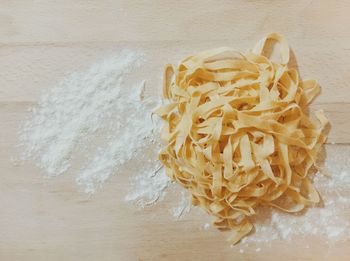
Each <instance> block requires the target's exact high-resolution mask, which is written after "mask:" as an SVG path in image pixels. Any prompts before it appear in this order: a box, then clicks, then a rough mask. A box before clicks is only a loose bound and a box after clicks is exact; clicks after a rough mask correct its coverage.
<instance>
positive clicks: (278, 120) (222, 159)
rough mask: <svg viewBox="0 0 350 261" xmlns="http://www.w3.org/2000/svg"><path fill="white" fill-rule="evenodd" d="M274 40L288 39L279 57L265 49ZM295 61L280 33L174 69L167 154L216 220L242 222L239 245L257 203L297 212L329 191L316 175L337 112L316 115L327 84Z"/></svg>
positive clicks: (171, 168)
mask: <svg viewBox="0 0 350 261" xmlns="http://www.w3.org/2000/svg"><path fill="white" fill-rule="evenodd" d="M269 40H275V41H277V42H279V44H280V56H281V61H280V62H279V63H277V62H272V61H271V60H270V59H269V58H268V57H265V56H264V55H263V53H264V51H265V49H266V47H267V45H268V44H269V43H270V41H269ZM288 62H289V46H288V44H287V43H286V41H285V40H284V38H283V37H282V36H280V35H278V34H275V33H273V34H270V35H268V36H267V37H266V38H264V39H262V40H260V41H259V42H258V44H257V45H256V46H255V47H254V48H253V50H250V51H248V52H247V53H246V54H241V53H239V52H237V51H235V50H233V49H230V48H218V49H214V50H209V51H205V52H202V53H199V54H197V55H193V56H189V57H187V58H186V59H184V60H183V61H182V62H181V63H180V65H179V66H178V67H177V68H176V69H174V68H173V67H172V66H171V65H168V66H166V68H165V73H164V89H163V95H164V97H165V98H166V99H168V100H169V103H168V104H166V105H164V106H162V107H160V108H159V109H158V110H157V111H156V114H157V115H159V116H160V117H161V118H162V119H163V120H164V126H163V128H162V131H161V138H162V140H163V141H164V142H165V147H164V148H163V149H162V150H161V152H160V155H159V158H160V160H161V162H162V164H163V165H164V166H165V169H166V173H167V175H168V176H169V177H170V178H171V179H172V180H174V181H177V182H178V183H180V184H181V185H182V186H183V187H185V188H187V189H188V190H189V191H190V192H191V195H192V203H193V204H194V205H198V206H200V207H201V208H203V209H204V210H206V211H207V212H208V213H210V214H211V215H213V216H215V217H216V221H215V222H214V225H215V226H216V227H217V228H219V229H227V228H229V229H232V230H233V235H232V236H231V237H230V238H229V241H230V242H231V243H232V244H236V243H237V242H239V241H240V240H241V239H242V238H243V237H244V236H246V235H247V234H249V233H250V231H251V230H252V228H253V225H252V223H251V221H250V217H251V216H253V215H254V214H255V209H256V208H257V207H258V206H260V205H270V206H273V207H276V208H279V209H281V210H283V211H286V212H298V211H301V210H302V209H303V208H304V207H306V206H311V205H313V204H315V203H318V202H319V200H320V199H319V195H318V192H317V190H316V189H315V188H314V186H313V184H312V183H311V182H310V179H309V177H308V174H309V170H310V168H311V167H312V166H314V165H315V160H316V156H317V154H318V151H319V149H320V147H321V145H322V144H323V143H324V142H325V139H326V135H325V134H324V133H323V129H324V127H325V125H326V124H327V122H328V121H327V119H326V117H325V116H324V114H323V112H322V111H317V112H315V113H314V115H315V117H314V118H310V117H308V115H307V114H306V111H307V106H308V104H309V103H310V102H311V100H312V99H313V98H314V97H315V96H316V95H317V94H318V93H319V91H320V87H319V86H318V84H317V83H316V81H314V80H307V81H301V79H300V77H299V75H298V72H297V71H296V70H295V69H293V68H288V66H287V64H288Z"/></svg>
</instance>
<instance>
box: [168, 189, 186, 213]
mask: <svg viewBox="0 0 350 261" xmlns="http://www.w3.org/2000/svg"><path fill="white" fill-rule="evenodd" d="M179 189H180V188H179ZM181 189H182V190H181V199H179V203H178V205H177V206H175V207H173V208H172V209H171V210H170V212H171V214H172V215H173V217H175V218H176V219H180V218H181V217H183V216H185V214H187V213H189V212H190V210H191V200H190V196H189V194H188V193H186V192H187V191H184V189H183V188H181Z"/></svg>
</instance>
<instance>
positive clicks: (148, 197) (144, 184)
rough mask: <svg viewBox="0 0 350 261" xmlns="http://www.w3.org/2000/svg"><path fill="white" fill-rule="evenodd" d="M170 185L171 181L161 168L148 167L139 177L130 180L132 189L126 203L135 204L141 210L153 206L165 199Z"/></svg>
mask: <svg viewBox="0 0 350 261" xmlns="http://www.w3.org/2000/svg"><path fill="white" fill-rule="evenodd" d="M158 164H159V163H158ZM169 185H170V179H169V178H168V177H167V176H166V175H165V173H164V171H163V170H162V169H161V167H160V166H158V167H156V168H155V167H154V165H153V166H151V167H150V166H148V167H146V168H145V169H144V170H143V171H141V173H140V174H139V175H136V176H133V177H131V178H130V189H129V192H128V194H127V195H126V197H125V201H126V202H131V203H135V204H136V205H137V206H138V207H140V208H144V207H146V206H150V205H153V204H155V203H156V202H157V201H159V200H162V199H164V196H165V194H166V189H167V188H168V186H169Z"/></svg>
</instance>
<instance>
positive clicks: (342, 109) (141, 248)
mask: <svg viewBox="0 0 350 261" xmlns="http://www.w3.org/2000/svg"><path fill="white" fill-rule="evenodd" d="M349 13H350V1H348V0H337V1H331V0H319V1H313V0H310V1H306V0H294V1H283V0H282V1H277V0H240V1H182V0H180V1H152V0H143V1H141V0H140V1H135V0H131V1H130V0H128V1H127V0H125V1H117V0H95V1H93V0H75V1H72V0H61V1H55V0H45V1H44V0H42V1H35V0H11V1H7V0H0V119H1V121H0V178H1V182H0V206H1V213H0V260H4V261H7V260H11V261H12V260H36V261H38V260H66V261H68V260H145V261H146V260H281V259H284V260H348V257H349V254H350V249H349V243H350V242H349V241H343V242H338V243H337V244H334V245H332V246H329V245H328V244H327V243H325V242H324V239H323V238H296V239H295V240H294V241H291V242H283V241H274V242H273V243H271V244H269V245H264V246H260V245H251V246H250V248H249V249H248V250H247V251H245V253H243V254H241V253H239V247H235V248H230V246H229V245H228V244H227V242H226V240H225V239H226V237H227V234H225V233H221V232H218V231H217V230H215V229H209V230H203V229H201V227H202V226H203V224H205V223H206V222H208V221H209V220H210V219H209V217H208V216H207V215H206V214H205V213H203V212H202V211H200V210H197V209H194V210H192V211H191V213H190V214H188V215H187V216H185V218H183V219H182V220H179V221H174V220H173V217H172V215H171V214H170V213H169V209H170V208H171V207H172V206H174V204H176V201H177V194H176V191H174V192H171V193H169V195H168V196H167V198H166V200H165V201H163V202H161V203H159V204H158V205H157V206H156V207H154V208H149V209H145V210H143V211H137V210H136V209H135V207H133V206H130V205H126V204H124V203H123V197H124V196H125V193H126V191H127V185H128V177H129V176H130V175H131V174H132V173H131V172H130V171H128V168H127V167H125V169H124V170H123V171H121V172H122V173H119V174H118V175H117V176H114V177H113V178H112V179H111V180H110V182H108V183H107V184H106V185H105V186H104V188H103V190H101V191H100V192H98V193H97V194H95V195H93V196H92V197H89V196H87V195H85V194H83V193H81V192H79V191H78V189H77V187H76V185H75V183H74V176H73V175H70V173H67V174H65V175H63V176H60V177H57V178H54V179H47V178H45V177H44V175H43V173H42V172H41V171H40V170H39V169H38V168H36V167H35V164H34V162H26V163H24V164H20V165H16V164H14V162H13V160H12V159H13V158H16V157H17V156H18V153H19V151H18V149H16V148H15V146H16V144H17V130H18V127H19V124H20V123H21V122H22V121H23V119H24V118H25V117H26V115H28V111H27V108H28V107H29V106H32V105H34V104H35V103H36V102H37V101H38V99H39V97H40V93H41V92H42V91H43V90H44V89H47V88H50V87H52V86H53V85H54V84H55V83H56V82H57V81H58V80H59V79H60V78H62V77H63V76H64V74H65V73H66V72H70V71H75V70H81V69H82V68H86V67H87V66H88V65H89V64H91V63H93V62H95V61H97V60H100V59H101V58H103V57H105V56H107V55H109V54H111V53H115V52H118V51H119V50H121V49H123V48H132V49H140V50H142V51H143V52H145V53H146V55H147V66H144V67H143V68H142V70H141V71H140V73H139V74H138V75H137V77H139V78H140V79H145V80H146V81H147V88H148V89H147V90H148V91H149V92H150V93H152V94H153V95H156V94H157V93H159V92H160V77H161V72H162V68H163V65H164V64H166V63H169V62H172V63H176V62H177V61H178V60H179V59H181V58H182V57H183V56H185V55H186V54H191V53H194V52H197V51H200V50H204V49H207V48H211V47H218V46H222V45H226V46H232V47H235V48H236V49H238V50H246V49H247V48H250V47H252V46H253V45H254V43H255V42H256V41H257V40H258V39H260V38H261V37H263V36H264V35H265V34H266V33H268V32H273V31H274V32H279V33H281V34H284V35H285V36H286V37H287V38H288V40H289V42H290V44H291V46H292V48H293V52H294V55H295V57H296V61H297V62H296V61H294V64H296V65H297V66H298V69H299V71H300V73H301V75H302V77H303V78H315V79H317V80H318V81H319V82H320V84H321V86H322V95H321V96H320V97H318V98H317V100H316V101H315V102H314V103H313V106H312V107H313V109H315V108H323V109H324V110H325V112H326V114H327V115H328V116H329V118H330V120H331V123H332V129H331V132H330V134H329V139H328V143H329V144H328V145H327V147H328V148H329V147H330V146H342V147H344V150H343V152H344V153H347V152H349V151H350V132H349V131H348V130H349V128H350V113H349V112H350V98H349V92H350V86H349V82H350V30H349V28H350V16H349ZM333 156H334V155H328V157H333ZM349 156H350V155H349ZM130 164H135V162H131V163H130ZM339 164H342V162H339ZM333 174H334V175H336V174H337V173H333ZM346 193H347V195H349V196H350V189H349V190H348V191H346ZM349 209H350V207H349ZM344 215H345V216H348V217H350V212H349V211H347V213H344ZM306 244H308V245H309V248H306V247H305V246H306ZM257 247H261V251H260V252H256V251H255V249H256V248H257Z"/></svg>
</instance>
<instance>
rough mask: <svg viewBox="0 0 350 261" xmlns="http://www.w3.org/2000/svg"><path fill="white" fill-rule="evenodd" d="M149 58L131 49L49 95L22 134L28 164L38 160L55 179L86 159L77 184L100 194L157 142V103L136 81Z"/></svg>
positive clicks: (66, 81) (74, 76)
mask: <svg viewBox="0 0 350 261" xmlns="http://www.w3.org/2000/svg"><path fill="white" fill-rule="evenodd" d="M143 59H144V58H143V54H141V53H138V52H132V51H127V50H125V51H122V52H121V53H120V54H119V55H115V56H111V57H110V58H107V59H104V60H103V61H101V62H98V63H95V64H93V65H92V66H90V68H88V69H87V70H86V71H81V72H74V73H71V74H70V75H67V76H66V77H65V78H64V79H63V80H62V81H61V82H60V83H59V84H58V85H57V86H56V87H54V88H53V89H51V90H49V91H47V92H46V93H45V94H44V95H43V96H42V97H41V99H40V102H39V104H38V106H37V107H36V108H33V109H32V110H31V115H30V117H29V118H28V120H27V121H26V122H25V124H24V126H23V127H22V128H21V130H20V141H21V145H23V146H24V152H23V159H32V158H34V159H35V160H36V163H37V165H38V166H39V167H40V168H42V169H43V170H44V171H45V172H46V173H47V174H48V175H49V176H55V175H60V174H62V173H64V172H66V171H68V170H69V169H70V168H71V165H72V160H73V159H74V158H75V157H77V156H79V155H86V156H85V158H84V159H83V163H82V164H81V165H82V166H80V167H79V168H78V169H79V170H78V171H77V178H76V180H77V183H78V184H80V185H82V186H83V187H84V188H85V191H86V192H87V193H92V192H94V191H95V190H96V187H97V186H100V185H101V184H102V183H103V182H105V181H106V180H107V179H108V178H109V177H110V176H111V175H112V174H113V173H116V172H117V171H118V170H119V168H120V166H122V165H123V164H125V163H126V162H128V161H129V160H131V159H132V158H133V157H134V155H136V154H137V152H138V151H140V150H141V149H142V148H145V147H146V146H148V145H149V144H151V143H152V142H153V140H152V136H154V135H155V134H154V130H155V128H156V125H155V124H154V121H152V119H151V112H152V110H153V109H154V107H155V106H156V105H157V103H156V101H154V100H152V99H151V98H146V97H145V81H142V82H138V83H137V82H135V81H133V78H132V77H131V76H130V75H131V73H132V72H133V70H134V69H135V68H138V67H140V66H141V64H142V61H143ZM97 144H99V145H98V146H97ZM140 164H142V162H140Z"/></svg>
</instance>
